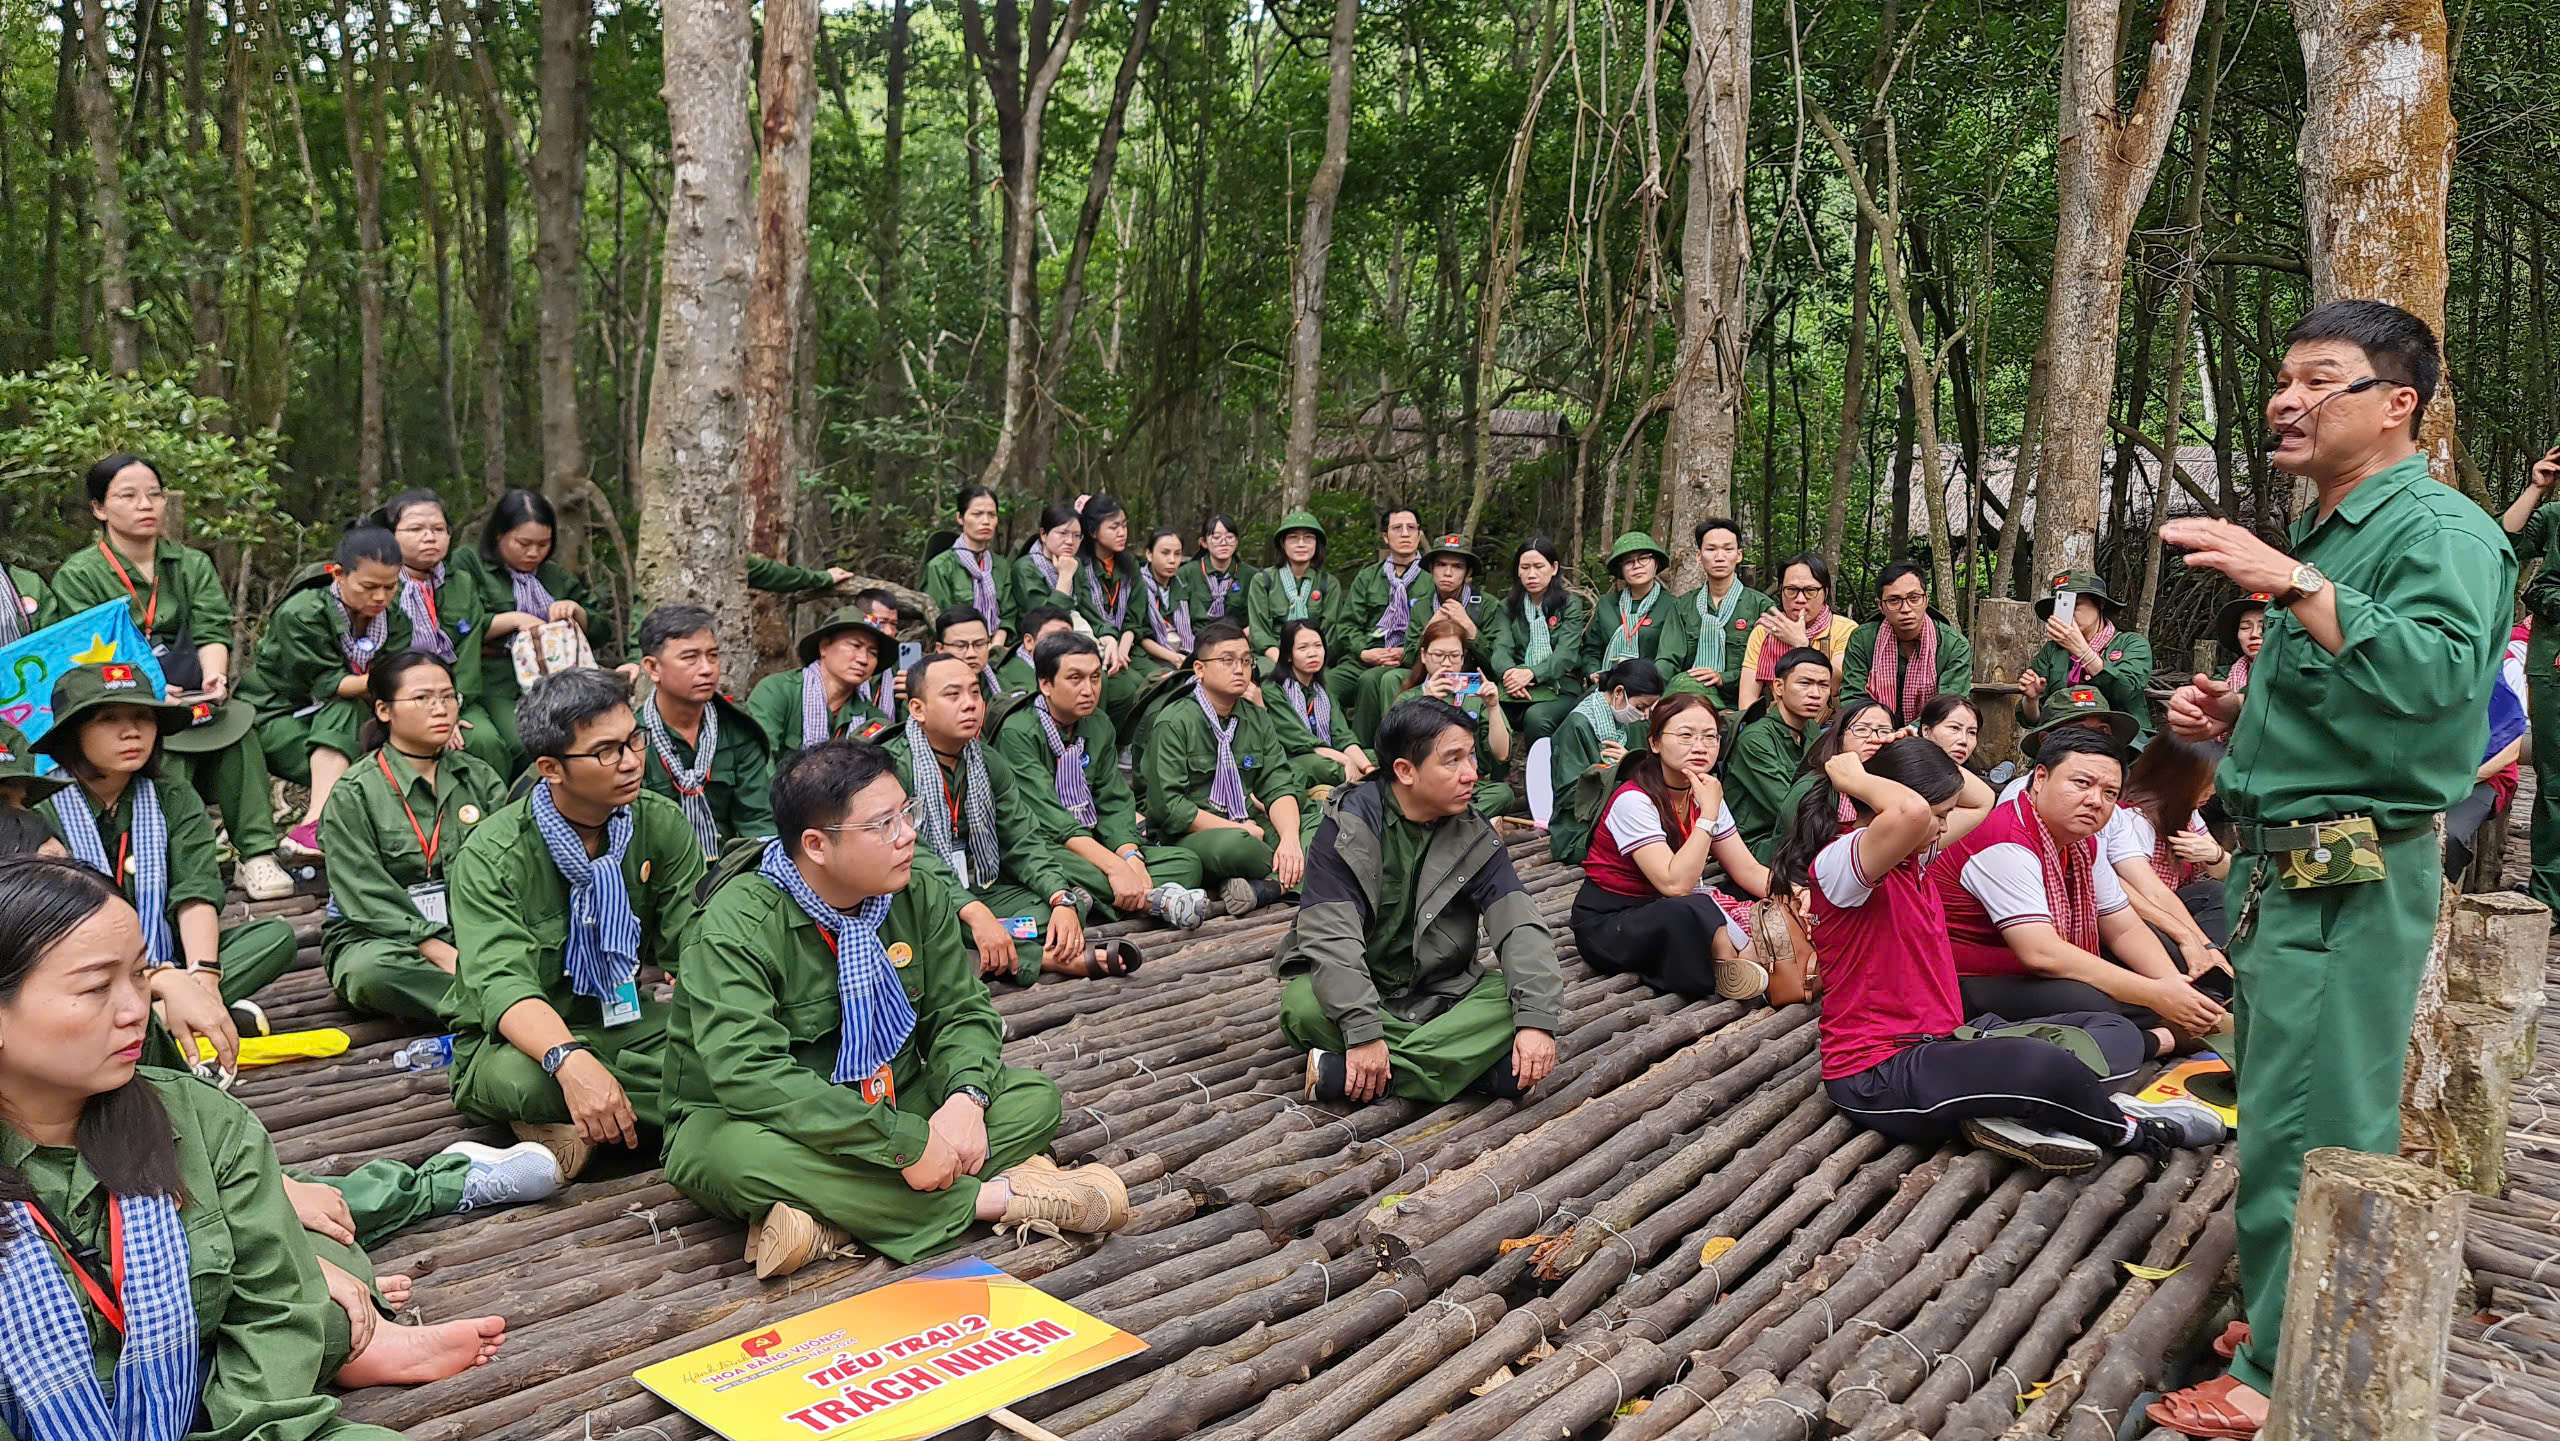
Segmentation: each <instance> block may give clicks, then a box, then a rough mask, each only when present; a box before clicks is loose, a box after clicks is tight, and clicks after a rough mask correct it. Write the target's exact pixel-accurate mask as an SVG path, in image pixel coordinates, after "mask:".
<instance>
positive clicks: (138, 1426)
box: [0, 1082, 201, 1441]
mask: <svg viewBox="0 0 2560 1441" xmlns="http://www.w3.org/2000/svg"><path fill="white" fill-rule="evenodd" d="M128 1084H138V1083H132V1082H129V1083H128ZM112 1203H113V1204H114V1206H115V1207H116V1213H117V1215H118V1217H119V1218H120V1220H121V1223H122V1226H123V1232H124V1294H123V1296H122V1297H121V1298H120V1300H121V1303H122V1304H123V1306H124V1346H123V1349H122V1350H121V1351H120V1352H119V1353H118V1355H117V1357H116V1394H115V1402H114V1405H113V1408H112V1409H110V1408H109V1405H108V1402H107V1398H106V1396H105V1395H104V1394H103V1393H102V1392H101V1391H100V1389H99V1386H98V1371H97V1360H96V1351H95V1350H94V1348H93V1347H92V1345H91V1342H90V1339H89V1320H88V1317H87V1316H86V1315H85V1314H84V1313H83V1312H82V1310H81V1303H80V1299H79V1297H78V1296H77V1295H76V1294H74V1293H73V1291H72V1287H71V1280H70V1278H69V1277H68V1276H66V1275H65V1274H64V1273H63V1263H60V1262H57V1261H56V1260H55V1259H54V1257H53V1255H52V1244H51V1243H50V1242H48V1241H47V1240H46V1239H45V1238H44V1234H43V1233H42V1232H41V1231H39V1230H38V1229H37V1228H36V1223H35V1221H34V1220H33V1219H32V1218H33V1217H34V1215H35V1208H34V1207H33V1206H30V1205H28V1204H27V1203H25V1202H23V1201H22V1202H19V1203H18V1204H17V1205H15V1206H12V1207H10V1208H9V1216H8V1219H9V1221H10V1223H11V1230H12V1231H13V1232H14V1235H13V1236H12V1237H11V1239H10V1240H9V1244H8V1255H7V1257H6V1264H5V1265H0V1426H5V1427H6V1428H7V1429H8V1432H9V1434H10V1435H12V1436H18V1437H23V1438H25V1441H179V1438H180V1437H182V1436H184V1435H185V1434H186V1432H187V1427H188V1424H189V1423H190V1422H192V1421H193V1420H194V1419H195V1414H196V1388H197V1385H198V1381H199V1377H198V1374H197V1368H198V1367H199V1365H200V1364H201V1354H200V1352H199V1349H198V1338H197V1335H196V1305H195V1293H194V1289H193V1284H192V1279H191V1278H190V1276H189V1274H188V1265H187V1228H186V1227H185V1226H184V1225H183V1224H182V1223H180V1221H179V1219H178V1206H177V1203H176V1202H175V1201H173V1200H171V1199H170V1198H169V1197H167V1196H117V1197H114V1198H113V1199H112ZM64 1239H66V1240H68V1239H69V1238H68V1237H65V1238H64Z"/></svg>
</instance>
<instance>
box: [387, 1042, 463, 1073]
mask: <svg viewBox="0 0 2560 1441" xmlns="http://www.w3.org/2000/svg"><path fill="white" fill-rule="evenodd" d="M391 1064H392V1065H394V1066H396V1067H398V1068H399V1069H401V1070H403V1071H433V1070H439V1069H442V1068H443V1067H446V1066H450V1065H452V1064H453V1037H452V1036H450V1035H443V1036H421V1037H419V1038H418V1039H416V1040H414V1041H411V1042H410V1043H409V1044H407V1045H405V1046H402V1047H401V1048H400V1049H399V1050H398V1051H396V1052H394V1053H393V1054H392V1057H391Z"/></svg>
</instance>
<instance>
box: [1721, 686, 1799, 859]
mask: <svg viewBox="0 0 2560 1441" xmlns="http://www.w3.org/2000/svg"><path fill="white" fill-rule="evenodd" d="M1821 738H1822V727H1820V726H1818V725H1807V726H1806V727H1805V728H1804V729H1803V730H1801V731H1799V730H1797V729H1796V728H1795V727H1794V726H1793V725H1790V724H1788V722H1787V719H1786V717H1785V716H1784V715H1782V714H1781V713H1780V712H1779V711H1778V709H1777V708H1776V707H1775V706H1774V705H1773V706H1771V707H1770V709H1769V711H1768V713H1767V714H1765V715H1763V716H1761V717H1760V718H1759V719H1758V720H1755V721H1753V722H1752V723H1751V724H1749V725H1747V726H1744V727H1743V728H1742V734H1741V735H1739V736H1737V737H1735V739H1734V742H1733V758H1732V759H1731V760H1729V761H1727V762H1725V768H1724V802H1725V806H1726V808H1727V809H1729V810H1731V811H1732V812H1733V823H1734V826H1735V828H1736V829H1738V830H1740V831H1741V832H1742V842H1743V844H1744V845H1747V846H1749V847H1750V848H1751V854H1752V855H1754V856H1756V857H1758V858H1759V859H1760V860H1761V861H1762V862H1764V863H1765V862H1766V861H1767V860H1768V859H1769V858H1770V857H1771V856H1773V855H1776V854H1777V852H1778V842H1779V841H1781V840H1784V839H1785V838H1786V834H1787V831H1788V829H1789V828H1790V827H1791V826H1793V825H1794V824H1795V817H1794V815H1793V814H1791V813H1790V812H1789V811H1788V810H1787V796H1788V794H1789V793H1790V792H1792V791H1793V790H1794V789H1795V784H1796V779H1797V777H1798V776H1800V775H1801V774H1802V773H1803V771H1804V757H1805V752H1807V751H1809V750H1812V749H1813V743H1814V742H1815V741H1817V740H1819V739H1821Z"/></svg>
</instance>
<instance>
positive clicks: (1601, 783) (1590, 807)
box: [1547, 695, 1643, 866]
mask: <svg viewBox="0 0 2560 1441" xmlns="http://www.w3.org/2000/svg"><path fill="white" fill-rule="evenodd" d="M1607 706H1608V701H1607V698H1606V697H1605V696H1601V697H1598V698H1597V699H1596V701H1595V697H1593V696H1591V695H1585V696H1584V697H1583V698H1582V701H1581V702H1579V703H1577V704H1576V705H1575V706H1574V708H1573V709H1572V710H1569V711H1567V712H1565V717H1564V719H1563V720H1561V721H1558V722H1557V723H1556V731H1555V735H1554V736H1553V738H1552V739H1551V741H1550V743H1549V747H1548V754H1547V775H1548V777H1549V784H1550V785H1551V786H1552V787H1553V789H1554V810H1553V812H1552V813H1551V814H1550V815H1549V816H1548V817H1547V854H1549V855H1551V856H1553V857H1555V858H1556V859H1557V860H1559V861H1562V862H1564V863H1565V864H1566V865H1570V866H1578V865H1580V864H1582V858H1583V857H1584V856H1585V855H1587V854H1589V853H1590V851H1591V832H1592V830H1593V828H1595V827H1597V826H1598V825H1599V824H1600V805H1601V802H1603V801H1605V800H1607V799H1608V798H1609V792H1610V790H1611V789H1612V788H1613V787H1612V779H1613V776H1614V770H1613V768H1612V767H1611V766H1610V765H1609V764H1608V763H1607V762H1606V761H1604V760H1603V759H1602V758H1601V749H1602V747H1604V746H1606V745H1607V744H1608V743H1609V742H1611V741H1616V742H1617V743H1618V744H1620V745H1622V746H1625V747H1626V748H1628V749H1629V750H1633V749H1635V747H1636V746H1637V745H1638V744H1639V743H1640V742H1639V740H1638V737H1640V736H1641V735H1642V734H1643V731H1642V730H1641V728H1638V727H1634V726H1622V725H1620V724H1618V721H1617V718H1616V717H1615V716H1613V715H1610V714H1609V713H1608V710H1607ZM1595 717H1596V718H1595Z"/></svg>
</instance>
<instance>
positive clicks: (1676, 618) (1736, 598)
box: [1654, 577, 1778, 712]
mask: <svg viewBox="0 0 2560 1441" xmlns="http://www.w3.org/2000/svg"><path fill="white" fill-rule="evenodd" d="M1672 600H1674V601H1676V602H1678V603H1677V604H1676V605H1673V606H1672V607H1671V614H1670V616H1669V617H1668V618H1667V619H1665V620H1664V621H1663V628H1662V639H1660V640H1659V641H1657V642H1655V652H1654V653H1655V655H1656V656H1658V657H1659V658H1660V663H1661V666H1662V670H1663V676H1664V679H1665V680H1666V681H1667V682H1668V684H1666V685H1665V686H1664V687H1663V691H1664V693H1665V694H1669V693H1670V692H1672V691H1692V692H1696V693H1698V694H1702V695H1705V696H1708V697H1709V698H1711V699H1713V700H1714V701H1715V703H1716V709H1717V710H1718V711H1723V712H1730V711H1732V710H1733V709H1734V708H1735V707H1736V706H1737V705H1738V704H1739V702H1740V701H1741V698H1742V653H1743V651H1744V650H1745V649H1747V648H1749V646H1750V644H1751V626H1752V623H1753V622H1755V621H1757V620H1759V619H1760V617H1762V616H1764V615H1767V614H1768V613H1769V612H1771V611H1773V610H1776V609H1777V608H1778V603H1777V602H1776V601H1774V600H1771V599H1770V598H1769V597H1767V596H1765V595H1763V594H1761V593H1760V592H1758V591H1756V590H1753V589H1752V588H1751V587H1749V586H1747V585H1744V584H1743V583H1742V581H1741V579H1740V578H1739V577H1736V578H1735V579H1734V581H1733V583H1732V584H1731V585H1729V586H1727V587H1726V589H1725V601H1726V603H1727V604H1728V605H1729V606H1730V607H1731V609H1730V610H1729V611H1725V610H1719V609H1718V607H1717V605H1716V602H1715V599H1714V598H1713V597H1712V596H1710V595H1708V594H1707V588H1706V587H1705V586H1703V585H1701V586H1699V587H1698V588H1697V589H1696V590H1693V591H1691V592H1689V593H1688V594H1687V595H1680V596H1673V597H1672ZM1719 637H1721V638H1722V645H1721V646H1720V647H1719V646H1718V644H1717V639H1718V638H1719ZM1700 669H1705V670H1712V671H1714V672H1716V674H1718V675H1719V676H1721V677H1723V679H1721V680H1719V681H1717V682H1716V684H1715V686H1714V687H1713V688H1712V689H1710V688H1709V687H1707V686H1703V685H1701V684H1699V683H1698V682H1696V681H1694V680H1691V679H1689V672H1690V671H1693V670H1700Z"/></svg>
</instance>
